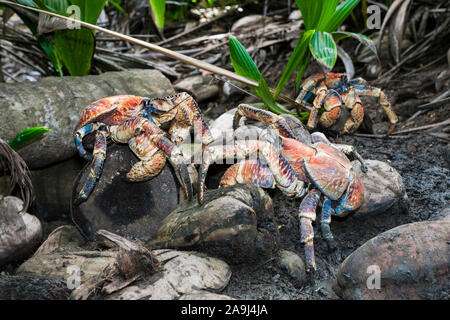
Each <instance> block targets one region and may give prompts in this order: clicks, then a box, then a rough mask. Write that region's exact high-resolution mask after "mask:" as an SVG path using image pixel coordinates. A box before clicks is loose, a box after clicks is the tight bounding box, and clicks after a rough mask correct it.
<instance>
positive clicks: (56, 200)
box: [31, 156, 85, 221]
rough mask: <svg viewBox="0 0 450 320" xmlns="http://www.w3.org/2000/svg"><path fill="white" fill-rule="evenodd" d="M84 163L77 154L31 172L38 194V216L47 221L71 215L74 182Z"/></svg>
mask: <svg viewBox="0 0 450 320" xmlns="http://www.w3.org/2000/svg"><path fill="white" fill-rule="evenodd" d="M84 164H85V163H84V161H83V160H82V159H81V158H80V157H77V156H75V157H72V158H71V159H69V160H67V161H63V162H60V163H58V164H55V165H52V166H50V167H47V168H45V169H41V170H33V171H32V172H31V180H32V182H33V186H34V191H35V195H36V199H35V205H36V208H35V214H36V216H37V217H39V218H40V219H43V220H46V221H51V220H57V219H67V218H69V217H70V199H71V197H72V187H73V182H74V180H75V178H76V177H77V175H78V173H79V172H80V170H81V169H82V168H83V166H84Z"/></svg>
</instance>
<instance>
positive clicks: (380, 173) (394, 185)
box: [352, 160, 409, 217]
mask: <svg viewBox="0 0 450 320" xmlns="http://www.w3.org/2000/svg"><path fill="white" fill-rule="evenodd" d="M365 162H366V165H367V167H368V169H369V170H368V172H367V173H363V172H362V171H361V164H360V163H359V161H353V162H352V165H353V169H354V170H355V172H356V174H357V175H358V177H359V178H360V180H361V182H362V184H363V185H364V202H363V204H362V206H361V207H360V208H359V209H358V210H357V211H355V212H354V213H353V214H352V217H362V216H367V215H375V214H378V213H382V212H386V211H390V212H392V213H393V214H394V213H400V212H407V211H408V208H409V200H408V195H407V194H406V190H405V185H404V183H403V179H402V177H401V176H400V174H399V173H398V172H397V170H395V169H394V168H392V167H391V166H390V165H389V164H387V163H385V162H382V161H378V160H365Z"/></svg>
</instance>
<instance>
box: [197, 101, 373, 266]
mask: <svg viewBox="0 0 450 320" xmlns="http://www.w3.org/2000/svg"><path fill="white" fill-rule="evenodd" d="M241 117H246V118H252V119H255V120H258V121H261V122H263V123H264V124H265V125H267V126H270V127H272V128H273V129H275V130H272V131H271V132H272V133H275V135H269V136H268V138H267V139H266V140H265V141H263V140H237V141H235V144H234V145H227V146H221V145H219V146H216V145H212V146H207V147H206V148H205V150H204V153H203V162H202V165H201V167H200V172H199V178H198V183H199V187H198V201H199V203H200V204H201V203H202V202H203V193H204V185H205V178H206V174H207V171H208V168H209V166H210V164H212V163H214V162H215V161H217V160H222V159H224V158H226V157H234V158H238V159H241V160H242V161H240V162H238V163H236V164H233V165H232V166H231V167H229V168H228V169H227V171H226V172H225V173H224V175H223V177H222V179H221V181H220V187H226V186H230V185H234V184H238V183H249V184H252V185H257V186H260V187H263V188H275V187H278V188H279V189H280V190H281V191H282V192H283V193H285V194H286V195H288V196H291V197H297V198H301V197H304V198H303V200H302V201H301V204H300V207H299V218H300V231H301V241H302V242H303V243H304V244H305V256H306V263H307V267H308V270H316V263H315V258H314V243H313V240H314V231H313V227H312V222H313V221H314V220H315V219H316V208H317V205H318V204H319V201H320V200H321V198H322V199H323V201H322V203H321V205H322V213H321V219H320V223H321V229H322V233H323V235H324V238H325V239H326V241H327V243H328V246H329V247H330V249H334V248H336V242H335V240H334V239H333V235H332V233H331V229H330V223H331V216H338V217H344V216H346V215H347V214H349V213H350V212H352V211H354V210H356V209H358V208H359V207H360V206H361V204H362V202H363V200H364V187H363V185H362V183H361V181H360V180H359V179H358V177H357V176H356V174H355V173H354V171H353V169H352V165H351V162H350V160H349V159H348V158H347V157H346V155H350V154H351V155H353V156H354V157H355V158H357V159H358V160H359V161H360V162H361V168H362V171H363V172H367V167H366V166H365V164H364V161H363V159H362V158H361V156H360V155H359V154H358V152H357V151H356V150H355V148H354V147H353V146H349V145H339V144H332V143H331V142H330V141H328V139H327V138H326V137H325V135H324V134H322V133H320V132H315V133H313V134H312V135H311V138H312V144H310V145H308V144H306V143H302V142H300V141H298V140H296V139H295V135H294V133H293V132H292V131H291V129H290V127H289V125H288V124H287V123H286V121H285V119H284V118H283V117H281V116H278V115H276V114H274V113H272V112H269V111H265V110H261V109H258V108H254V107H251V106H249V105H245V104H241V105H239V106H238V108H237V111H236V114H235V117H234V121H233V127H234V128H235V129H236V127H237V125H238V124H239V120H240V118H241ZM249 156H258V157H257V158H254V159H249V160H246V158H247V157H249Z"/></svg>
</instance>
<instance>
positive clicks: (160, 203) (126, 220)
mask: <svg viewBox="0 0 450 320" xmlns="http://www.w3.org/2000/svg"><path fill="white" fill-rule="evenodd" d="M137 161H138V158H137V157H136V156H135V155H134V154H133V153H132V152H131V151H130V149H129V148H128V145H119V144H113V145H110V146H108V149H107V156H106V160H105V163H104V167H103V172H102V175H101V177H100V179H99V180H98V181H97V184H96V186H95V188H94V190H93V192H92V193H91V195H90V196H89V198H88V200H87V201H85V202H82V203H81V204H80V205H79V206H74V207H73V208H72V220H73V222H74V223H75V224H76V225H77V227H78V228H79V229H80V230H81V232H82V233H83V235H85V236H86V237H88V238H90V239H94V238H97V236H96V231H97V230H99V229H106V230H110V231H111V232H114V233H117V234H118V235H120V236H123V237H126V238H130V239H135V238H138V239H141V240H143V241H146V240H148V239H150V237H151V236H153V235H154V234H155V233H156V230H158V227H159V226H160V224H161V221H162V220H163V219H164V218H165V217H166V216H167V215H168V214H169V213H170V212H171V211H172V210H174V209H175V208H176V206H177V205H178V203H179V202H180V201H181V199H183V197H184V195H182V193H181V190H180V188H179V184H178V181H177V178H176V176H175V173H174V171H173V168H172V167H171V165H170V164H166V166H165V167H164V169H163V170H162V171H161V173H160V174H159V175H157V176H156V177H154V178H152V179H151V180H149V181H145V182H127V181H125V180H124V179H122V178H121V172H125V173H126V172H128V171H129V170H130V168H131V166H132V165H133V164H134V163H136V162H137ZM89 170H90V166H89V164H88V165H87V166H86V167H85V168H84V170H83V171H82V172H81V173H80V178H79V180H78V181H77V182H76V183H75V187H74V193H73V197H75V196H77V195H78V192H79V190H80V189H81V187H82V185H81V183H82V182H83V181H85V177H86V176H87V174H88V173H89Z"/></svg>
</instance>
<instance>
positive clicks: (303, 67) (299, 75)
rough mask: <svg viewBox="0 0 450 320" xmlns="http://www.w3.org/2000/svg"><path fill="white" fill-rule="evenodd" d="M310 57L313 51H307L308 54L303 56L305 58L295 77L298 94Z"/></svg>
mask: <svg viewBox="0 0 450 320" xmlns="http://www.w3.org/2000/svg"><path fill="white" fill-rule="evenodd" d="M310 58H311V52H310V51H306V54H305V55H304V56H303V59H302V61H301V62H300V67H299V69H298V72H297V77H296V78H295V90H296V91H295V92H296V94H297V95H298V93H299V91H300V84H301V83H302V77H303V73H304V72H305V70H306V67H307V66H308V63H309V59H310Z"/></svg>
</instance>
